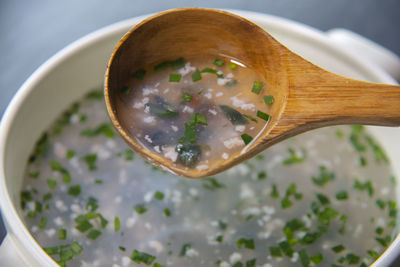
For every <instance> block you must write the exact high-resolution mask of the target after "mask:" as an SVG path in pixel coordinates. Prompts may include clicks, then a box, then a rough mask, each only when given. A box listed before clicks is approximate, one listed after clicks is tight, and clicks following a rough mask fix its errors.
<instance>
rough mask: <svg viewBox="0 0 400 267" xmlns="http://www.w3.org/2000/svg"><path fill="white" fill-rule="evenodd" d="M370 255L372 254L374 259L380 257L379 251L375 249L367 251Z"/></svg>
mask: <svg viewBox="0 0 400 267" xmlns="http://www.w3.org/2000/svg"><path fill="white" fill-rule="evenodd" d="M367 253H368V255H370V256H371V257H372V259H374V260H376V259H377V258H379V253H377V252H375V251H373V250H368V251H367Z"/></svg>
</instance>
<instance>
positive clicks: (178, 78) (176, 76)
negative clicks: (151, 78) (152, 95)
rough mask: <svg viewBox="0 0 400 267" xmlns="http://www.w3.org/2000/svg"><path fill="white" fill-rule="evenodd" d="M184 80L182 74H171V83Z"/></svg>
mask: <svg viewBox="0 0 400 267" xmlns="http://www.w3.org/2000/svg"><path fill="white" fill-rule="evenodd" d="M181 78H182V74H178V73H171V74H170V75H169V82H175V83H177V82H180V81H181Z"/></svg>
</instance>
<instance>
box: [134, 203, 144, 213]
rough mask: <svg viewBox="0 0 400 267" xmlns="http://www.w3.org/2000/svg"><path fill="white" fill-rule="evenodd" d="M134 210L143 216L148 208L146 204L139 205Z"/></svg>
mask: <svg viewBox="0 0 400 267" xmlns="http://www.w3.org/2000/svg"><path fill="white" fill-rule="evenodd" d="M134 209H135V211H136V212H137V213H138V214H143V213H146V212H147V208H146V206H145V205H144V204H137V205H135V206H134Z"/></svg>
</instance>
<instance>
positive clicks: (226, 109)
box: [219, 105, 249, 125]
mask: <svg viewBox="0 0 400 267" xmlns="http://www.w3.org/2000/svg"><path fill="white" fill-rule="evenodd" d="M219 107H220V109H221V110H222V112H223V113H224V115H225V117H226V118H227V119H228V120H229V121H230V122H231V123H232V124H233V125H242V124H248V123H249V121H248V120H247V119H246V118H245V117H244V116H243V115H242V113H240V112H239V111H237V110H236V109H233V108H231V107H230V106H226V105H220V106H219Z"/></svg>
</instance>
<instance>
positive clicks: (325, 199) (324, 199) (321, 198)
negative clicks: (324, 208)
mask: <svg viewBox="0 0 400 267" xmlns="http://www.w3.org/2000/svg"><path fill="white" fill-rule="evenodd" d="M316 196H317V198H318V200H319V202H321V204H322V205H328V204H330V201H329V198H328V197H327V196H325V195H323V194H320V193H317V194H316Z"/></svg>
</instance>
